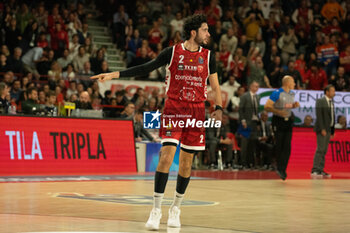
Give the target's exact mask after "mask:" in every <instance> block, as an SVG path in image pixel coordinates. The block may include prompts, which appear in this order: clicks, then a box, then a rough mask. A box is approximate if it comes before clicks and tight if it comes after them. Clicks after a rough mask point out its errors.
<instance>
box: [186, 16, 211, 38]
mask: <svg viewBox="0 0 350 233" xmlns="http://www.w3.org/2000/svg"><path fill="white" fill-rule="evenodd" d="M202 23H207V17H206V16H205V15H202V14H196V15H193V16H189V17H187V18H186V19H185V23H184V37H185V40H188V39H190V38H191V31H192V30H195V31H196V32H198V28H200V27H201V26H202Z"/></svg>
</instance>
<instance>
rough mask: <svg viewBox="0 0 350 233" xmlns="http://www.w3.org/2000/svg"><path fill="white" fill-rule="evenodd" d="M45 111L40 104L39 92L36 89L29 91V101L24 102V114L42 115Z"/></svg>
mask: <svg viewBox="0 0 350 233" xmlns="http://www.w3.org/2000/svg"><path fill="white" fill-rule="evenodd" d="M43 111H44V108H43V106H41V105H40V104H38V91H37V89H36V88H29V89H28V90H27V100H26V101H24V102H22V112H23V113H24V114H29V115H33V114H40V113H42V112H43Z"/></svg>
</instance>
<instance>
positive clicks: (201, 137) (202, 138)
mask: <svg viewBox="0 0 350 233" xmlns="http://www.w3.org/2000/svg"><path fill="white" fill-rule="evenodd" d="M200 139H201V140H200V141H199V143H203V140H204V136H203V134H202V135H201V136H200Z"/></svg>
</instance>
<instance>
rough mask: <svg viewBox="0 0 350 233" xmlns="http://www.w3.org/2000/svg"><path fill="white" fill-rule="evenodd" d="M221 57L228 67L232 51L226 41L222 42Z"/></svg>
mask: <svg viewBox="0 0 350 233" xmlns="http://www.w3.org/2000/svg"><path fill="white" fill-rule="evenodd" d="M219 53H220V55H219V56H220V58H219V60H220V61H221V62H222V64H223V65H224V67H227V63H228V57H229V56H230V54H231V53H230V51H228V47H227V44H226V43H222V44H221V48H220V52H219Z"/></svg>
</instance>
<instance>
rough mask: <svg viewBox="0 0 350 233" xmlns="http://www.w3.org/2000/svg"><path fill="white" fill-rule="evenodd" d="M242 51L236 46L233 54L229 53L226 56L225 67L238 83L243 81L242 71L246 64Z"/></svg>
mask: <svg viewBox="0 0 350 233" xmlns="http://www.w3.org/2000/svg"><path fill="white" fill-rule="evenodd" d="M242 52H243V50H242V49H241V48H238V49H237V50H236V53H235V54H233V55H230V56H229V58H228V66H227V68H226V70H227V71H228V72H229V74H230V75H232V76H234V77H235V79H237V81H238V83H240V84H242V83H243V82H242V81H243V80H242V78H243V72H244V71H245V66H246V63H245V62H246V61H245V58H243V57H242Z"/></svg>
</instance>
